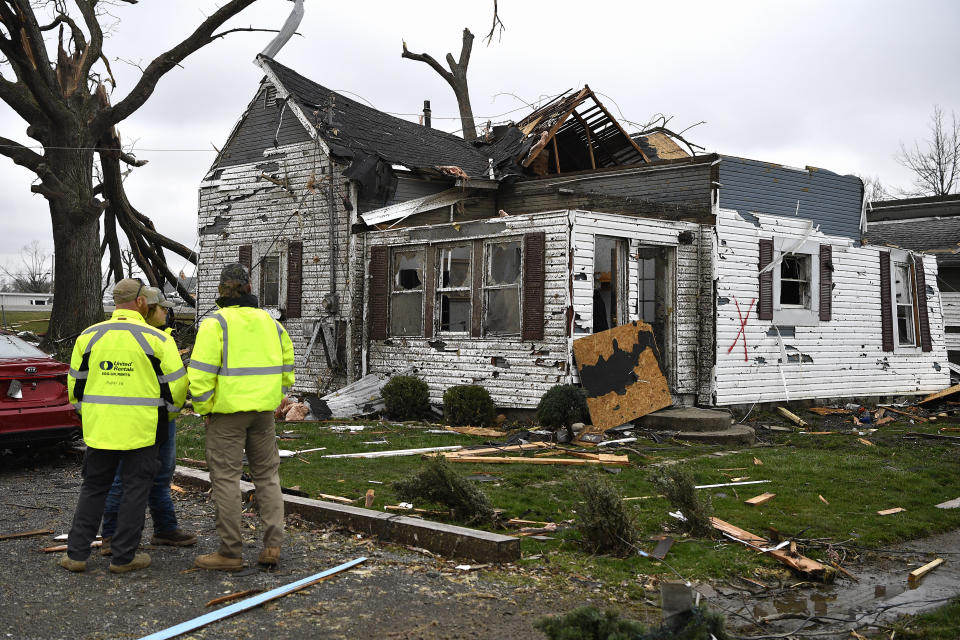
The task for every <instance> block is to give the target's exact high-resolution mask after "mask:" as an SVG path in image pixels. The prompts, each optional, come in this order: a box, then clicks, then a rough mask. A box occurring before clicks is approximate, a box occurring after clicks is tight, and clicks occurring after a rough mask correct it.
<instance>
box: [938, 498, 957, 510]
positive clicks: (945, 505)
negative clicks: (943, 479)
mask: <svg viewBox="0 0 960 640" xmlns="http://www.w3.org/2000/svg"><path fill="white" fill-rule="evenodd" d="M936 507H937V509H958V508H960V498H954V499H953V500H947V501H946V502H941V503H940V504H938V505H936Z"/></svg>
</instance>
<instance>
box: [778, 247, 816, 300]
mask: <svg viewBox="0 0 960 640" xmlns="http://www.w3.org/2000/svg"><path fill="white" fill-rule="evenodd" d="M810 262H811V260H810V256H808V255H787V256H783V258H782V260H781V261H780V306H781V307H803V308H804V309H809V308H810Z"/></svg>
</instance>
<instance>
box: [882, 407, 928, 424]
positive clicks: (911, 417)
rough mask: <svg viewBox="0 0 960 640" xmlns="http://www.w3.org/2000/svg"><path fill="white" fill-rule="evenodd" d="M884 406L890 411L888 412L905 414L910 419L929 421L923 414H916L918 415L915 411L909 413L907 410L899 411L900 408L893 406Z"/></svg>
mask: <svg viewBox="0 0 960 640" xmlns="http://www.w3.org/2000/svg"><path fill="white" fill-rule="evenodd" d="M884 408H885V409H886V410H887V411H890V412H892V413H896V414H897V415H901V416H905V417H907V418H910V419H912V420H916V421H917V422H929V420H928V419H927V418H924V417H923V416H918V415H917V414H915V413H910V412H909V411H901V410H900V409H896V408H894V407H884Z"/></svg>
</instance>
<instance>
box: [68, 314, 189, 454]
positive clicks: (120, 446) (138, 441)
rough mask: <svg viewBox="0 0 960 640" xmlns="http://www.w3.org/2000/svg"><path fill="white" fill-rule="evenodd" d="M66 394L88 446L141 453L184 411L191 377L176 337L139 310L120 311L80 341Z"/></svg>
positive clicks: (75, 349)
mask: <svg viewBox="0 0 960 640" xmlns="http://www.w3.org/2000/svg"><path fill="white" fill-rule="evenodd" d="M67 389H68V391H69V394H70V402H72V403H73V404H74V406H75V407H76V408H77V411H79V412H80V419H81V422H82V423H83V439H84V441H85V442H86V443H87V445H88V446H90V447H93V448H94V449H114V450H128V449H140V448H142V447H149V446H151V445H153V444H154V443H155V442H156V439H157V430H158V428H159V427H162V428H164V429H165V428H166V426H167V424H168V418H167V416H168V414H169V413H173V412H176V411H179V410H180V408H181V405H183V401H184V399H185V398H186V394H187V372H186V370H185V369H184V367H183V361H182V360H181V359H180V353H179V351H177V345H176V343H175V342H174V341H173V338H172V337H170V336H168V335H167V334H165V333H164V332H163V331H160V330H158V329H155V328H153V327H151V326H150V325H148V324H147V323H146V322H144V320H143V316H141V315H140V314H139V313H137V312H136V311H130V310H125V309H118V310H116V311H114V312H113V315H112V316H111V317H110V319H109V320H107V321H105V322H100V323H97V324H95V325H93V326H91V327H89V328H87V329H86V330H85V331H84V332H83V333H81V334H80V336H79V337H78V338H77V341H76V343H75V344H74V347H73V354H72V355H71V358H70V372H69V374H68V377H67ZM161 423H162V424H161Z"/></svg>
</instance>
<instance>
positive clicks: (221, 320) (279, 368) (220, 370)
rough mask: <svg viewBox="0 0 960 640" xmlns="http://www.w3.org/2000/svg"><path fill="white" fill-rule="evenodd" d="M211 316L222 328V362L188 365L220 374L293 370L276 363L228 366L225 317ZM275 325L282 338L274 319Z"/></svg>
mask: <svg viewBox="0 0 960 640" xmlns="http://www.w3.org/2000/svg"><path fill="white" fill-rule="evenodd" d="M211 317H213V318H216V319H217V322H219V323H220V328H221V329H222V330H223V364H222V365H220V366H219V367H215V366H214V365H212V364H207V363H206V362H194V361H193V360H191V361H190V366H191V367H192V368H194V369H196V370H197V371H205V372H207V373H216V374H217V375H221V376H267V375H272V374H277V373H281V374H282V373H284V372H287V371H293V370H294V368H293V365H289V364H285V365H277V366H272V367H233V368H231V367H229V366H228V365H227V353H228V350H227V344H228V340H227V319H226V318H224V317H223V316H221V315H220V314H218V313H214V314H212V315H211ZM274 322H275V323H276V325H277V337H278V338H280V339H281V341H282V339H283V325H281V324H280V323H279V322H277V321H276V320H274ZM203 400H206V398H203V397H202V396H201V399H200V402H203Z"/></svg>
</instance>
